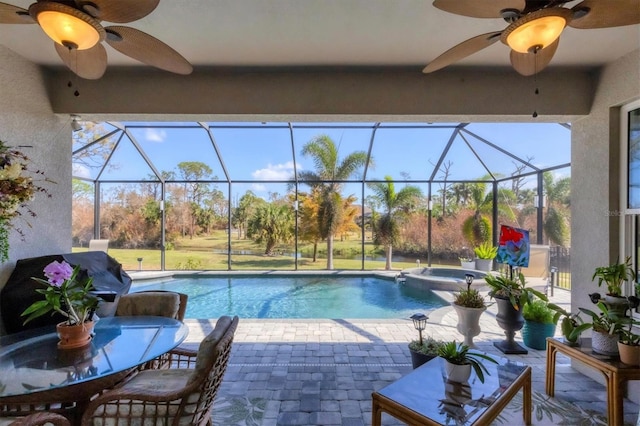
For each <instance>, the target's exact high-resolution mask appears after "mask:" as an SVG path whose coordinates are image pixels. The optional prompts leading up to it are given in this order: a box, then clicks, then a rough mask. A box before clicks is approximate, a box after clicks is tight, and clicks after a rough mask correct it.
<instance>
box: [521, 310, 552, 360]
mask: <svg viewBox="0 0 640 426" xmlns="http://www.w3.org/2000/svg"><path fill="white" fill-rule="evenodd" d="M554 314H555V312H554V311H553V310H551V309H550V308H549V306H548V304H547V302H545V301H544V300H540V299H538V300H534V301H533V302H532V303H527V304H525V305H524V306H523V308H522V316H523V317H524V327H522V340H523V342H524V344H525V345H526V346H528V347H530V348H533V349H539V350H544V349H546V348H547V337H553V335H554V334H555V332H556V324H557V319H556V317H555V315H554Z"/></svg>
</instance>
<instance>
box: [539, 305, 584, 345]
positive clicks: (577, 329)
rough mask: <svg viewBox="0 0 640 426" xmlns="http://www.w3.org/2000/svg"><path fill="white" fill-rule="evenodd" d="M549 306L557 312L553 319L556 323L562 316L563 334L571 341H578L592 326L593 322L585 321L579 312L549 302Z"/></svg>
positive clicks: (561, 327)
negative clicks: (569, 310) (572, 311)
mask: <svg viewBox="0 0 640 426" xmlns="http://www.w3.org/2000/svg"><path fill="white" fill-rule="evenodd" d="M547 306H548V308H549V309H551V310H552V311H554V312H555V314H554V316H553V320H554V321H555V322H556V323H557V322H558V321H559V320H560V318H562V321H560V329H561V330H562V335H563V336H564V338H565V339H566V340H567V341H568V342H569V343H576V342H577V341H578V338H579V337H580V335H581V334H582V332H583V331H585V330H588V329H589V328H590V327H591V324H588V323H585V322H584V321H583V320H582V318H580V314H579V313H571V312H568V311H566V310H565V309H564V308H562V307H560V306H558V305H556V304H554V303H549V304H548V305H547Z"/></svg>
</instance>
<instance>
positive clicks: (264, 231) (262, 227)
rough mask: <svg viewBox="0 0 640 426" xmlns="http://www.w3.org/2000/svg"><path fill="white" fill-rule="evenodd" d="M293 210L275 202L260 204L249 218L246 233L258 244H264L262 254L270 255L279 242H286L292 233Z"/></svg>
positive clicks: (289, 239)
mask: <svg viewBox="0 0 640 426" xmlns="http://www.w3.org/2000/svg"><path fill="white" fill-rule="evenodd" d="M294 227H295V219H294V216H293V210H292V209H291V207H290V206H288V205H286V204H279V203H276V202H271V203H268V204H267V203H265V204H263V205H260V206H259V207H258V208H257V210H256V211H255V213H254V215H253V216H252V217H251V219H249V224H248V228H247V235H248V236H249V237H250V238H252V239H253V240H254V241H255V242H256V243H258V244H265V251H264V254H266V255H268V256H270V255H271V254H273V249H274V248H275V247H276V245H278V244H280V243H288V242H290V241H291V240H292V238H293V235H294V232H295V231H294Z"/></svg>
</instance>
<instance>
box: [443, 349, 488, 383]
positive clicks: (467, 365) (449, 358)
mask: <svg viewBox="0 0 640 426" xmlns="http://www.w3.org/2000/svg"><path fill="white" fill-rule="evenodd" d="M438 355H439V356H440V357H442V358H443V359H444V360H445V371H446V373H447V379H448V380H450V381H452V382H459V383H463V382H466V381H467V380H469V377H470V376H471V369H472V368H473V371H475V373H476V375H477V376H478V379H479V380H480V381H481V382H482V383H484V373H487V374H489V370H487V367H485V366H484V365H483V364H482V360H485V361H489V362H493V363H494V364H497V363H498V362H497V361H496V360H495V359H493V358H492V357H490V356H489V355H487V354H484V353H481V352H471V351H470V348H469V346H467V345H465V344H463V343H456V341H455V340H454V341H452V342H446V343H444V345H442V347H441V348H440V350H439V351H438Z"/></svg>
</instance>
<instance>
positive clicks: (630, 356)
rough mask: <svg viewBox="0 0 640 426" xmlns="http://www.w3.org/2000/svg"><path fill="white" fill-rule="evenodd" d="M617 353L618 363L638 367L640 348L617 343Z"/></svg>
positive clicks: (639, 363)
mask: <svg viewBox="0 0 640 426" xmlns="http://www.w3.org/2000/svg"><path fill="white" fill-rule="evenodd" d="M618 352H619V353H620V361H622V362H623V363H625V364H628V365H634V366H639V365H640V346H638V345H626V344H624V343H622V342H618Z"/></svg>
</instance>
